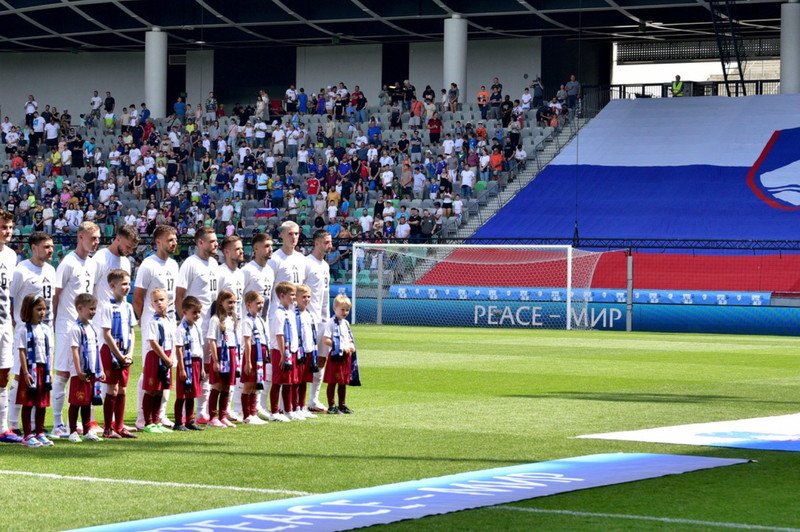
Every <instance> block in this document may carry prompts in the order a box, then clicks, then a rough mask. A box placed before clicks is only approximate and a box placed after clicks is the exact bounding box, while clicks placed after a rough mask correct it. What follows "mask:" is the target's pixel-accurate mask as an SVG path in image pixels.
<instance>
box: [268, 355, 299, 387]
mask: <svg viewBox="0 0 800 532" xmlns="http://www.w3.org/2000/svg"><path fill="white" fill-rule="evenodd" d="M271 357H272V384H297V383H298V382H299V379H298V377H297V375H298V373H297V353H292V356H291V361H292V369H291V370H288V371H285V370H284V369H283V368H281V352H280V351H278V350H277V349H273V350H272V355H271Z"/></svg>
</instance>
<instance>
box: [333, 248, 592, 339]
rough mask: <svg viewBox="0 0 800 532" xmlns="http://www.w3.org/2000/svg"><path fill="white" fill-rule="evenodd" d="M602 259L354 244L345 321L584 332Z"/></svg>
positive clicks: (534, 251) (544, 251)
mask: <svg viewBox="0 0 800 532" xmlns="http://www.w3.org/2000/svg"><path fill="white" fill-rule="evenodd" d="M601 255H602V253H599V252H591V251H585V250H580V249H575V248H573V247H572V246H569V245H552V246H549V245H502V244H490V245H479V244H373V243H354V244H353V247H352V253H351V257H350V259H351V261H352V264H351V268H350V279H349V281H350V286H349V288H350V290H349V291H350V295H351V300H352V304H353V307H352V310H351V319H352V321H353V323H357V324H378V325H420V326H424V325H429V326H456V327H458V326H462V327H475V326H478V327H481V326H486V327H529V328H531V327H533V328H547V329H566V330H570V329H588V328H591V326H592V321H593V320H592V319H590V318H589V316H588V314H587V309H588V303H589V302H590V300H591V296H590V295H589V294H590V293H591V292H590V291H589V289H590V288H591V281H592V276H593V275H594V271H595V267H596V266H597V263H598V260H599V258H600V256H601ZM340 290H344V288H343V287H340Z"/></svg>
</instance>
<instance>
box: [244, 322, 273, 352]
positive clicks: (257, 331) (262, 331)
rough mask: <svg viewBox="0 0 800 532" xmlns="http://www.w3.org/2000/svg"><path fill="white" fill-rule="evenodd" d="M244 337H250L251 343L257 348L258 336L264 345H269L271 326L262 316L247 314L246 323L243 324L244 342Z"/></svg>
mask: <svg viewBox="0 0 800 532" xmlns="http://www.w3.org/2000/svg"><path fill="white" fill-rule="evenodd" d="M244 338H250V345H251V346H253V348H255V345H256V338H258V341H260V342H261V345H263V346H264V347H267V348H268V347H269V326H267V322H266V321H264V319H263V318H262V317H261V316H255V317H253V316H250V315H249V314H247V315H245V317H244V323H243V324H242V342H244Z"/></svg>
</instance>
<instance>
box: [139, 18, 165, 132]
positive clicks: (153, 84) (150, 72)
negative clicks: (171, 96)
mask: <svg viewBox="0 0 800 532" xmlns="http://www.w3.org/2000/svg"><path fill="white" fill-rule="evenodd" d="M144 98H145V102H146V103H147V107H148V108H149V109H150V116H151V117H153V118H164V117H166V107H167V34H166V33H164V32H162V31H161V28H153V29H152V30H150V31H148V32H147V33H145V36H144Z"/></svg>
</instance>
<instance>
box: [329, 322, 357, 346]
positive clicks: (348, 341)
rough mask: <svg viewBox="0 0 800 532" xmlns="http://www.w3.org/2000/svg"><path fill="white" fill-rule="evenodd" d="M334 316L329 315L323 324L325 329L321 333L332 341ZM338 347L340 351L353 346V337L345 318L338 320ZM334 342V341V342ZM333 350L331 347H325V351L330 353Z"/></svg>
mask: <svg viewBox="0 0 800 532" xmlns="http://www.w3.org/2000/svg"><path fill="white" fill-rule="evenodd" d="M335 320H336V316H333V317H331V319H329V320H328V323H326V324H325V330H324V332H323V335H324V336H325V338H330V339H331V341H333V337H334V336H336V332H337V331H336V321H335ZM338 332H339V349H341V350H342V351H345V350H350V349H353V348H354V347H355V346H354V345H353V337H352V334H353V333H352V332H350V323H349V322H348V321H347V320H340V321H339V331H338ZM334 344H335V342H334ZM332 350H333V348H332V347H328V348H327V351H326V352H327V353H330V352H331V351H332Z"/></svg>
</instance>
